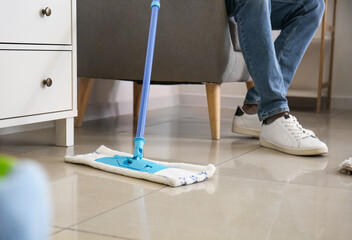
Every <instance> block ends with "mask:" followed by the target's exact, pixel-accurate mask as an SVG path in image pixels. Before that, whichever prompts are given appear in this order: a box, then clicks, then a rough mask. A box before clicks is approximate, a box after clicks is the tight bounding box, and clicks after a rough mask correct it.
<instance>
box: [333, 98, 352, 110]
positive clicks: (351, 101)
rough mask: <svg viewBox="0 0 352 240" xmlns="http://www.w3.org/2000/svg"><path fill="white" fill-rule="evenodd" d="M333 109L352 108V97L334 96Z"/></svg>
mask: <svg viewBox="0 0 352 240" xmlns="http://www.w3.org/2000/svg"><path fill="white" fill-rule="evenodd" d="M331 108H332V109H343V110H351V109H352V97H349V96H345V97H333V98H332V100H331Z"/></svg>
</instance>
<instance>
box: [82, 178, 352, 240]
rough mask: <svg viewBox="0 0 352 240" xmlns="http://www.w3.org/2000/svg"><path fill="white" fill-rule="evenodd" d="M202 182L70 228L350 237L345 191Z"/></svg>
mask: <svg viewBox="0 0 352 240" xmlns="http://www.w3.org/2000/svg"><path fill="white" fill-rule="evenodd" d="M202 184H204V185H207V184H208V185H209V184H211V185H213V187H208V188H205V189H203V190H202V189H200V190H199V189H197V190H191V191H188V192H186V193H182V194H177V193H175V192H174V191H175V190H174V189H172V188H166V189H162V190H161V191H158V192H154V193H153V194H151V195H148V196H147V197H145V198H141V199H138V200H136V201H133V202H131V203H129V204H126V205H124V206H122V207H120V208H117V209H115V210H113V211H110V212H107V213H106V214H103V215H101V216H98V217H96V218H93V219H91V220H89V221H86V222H84V223H81V224H79V225H78V226H77V227H76V228H77V229H79V230H83V231H84V230H88V229H89V230H90V231H94V232H98V233H104V234H108V235H117V236H121V237H125V238H132V239H212V240H214V239H256V240H261V239H292V240H294V239H297V240H301V239H326V240H328V239H329V240H330V239H347V238H348V237H349V236H350V234H352V229H351V228H350V223H351V221H352V216H351V214H350V213H351V212H352V206H351V204H350V202H351V200H352V195H351V192H350V191H345V190H338V189H329V188H321V187H311V186H304V185H295V184H287V183H279V182H270V181H258V180H250V179H241V178H235V177H223V176H216V177H215V178H213V179H210V181H208V182H205V183H201V184H198V186H200V185H202ZM176 191H177V190H176ZM341 206H343V207H341ZM336 217H339V221H338V222H337V221H336Z"/></svg>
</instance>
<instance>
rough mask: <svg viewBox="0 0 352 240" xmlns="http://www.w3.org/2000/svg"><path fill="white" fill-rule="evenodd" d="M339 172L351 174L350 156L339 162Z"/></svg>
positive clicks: (351, 160) (351, 158) (351, 161)
mask: <svg viewBox="0 0 352 240" xmlns="http://www.w3.org/2000/svg"><path fill="white" fill-rule="evenodd" d="M339 167H340V172H342V173H345V174H349V175H352V157H350V158H349V159H346V160H344V161H343V162H342V163H340V164H339Z"/></svg>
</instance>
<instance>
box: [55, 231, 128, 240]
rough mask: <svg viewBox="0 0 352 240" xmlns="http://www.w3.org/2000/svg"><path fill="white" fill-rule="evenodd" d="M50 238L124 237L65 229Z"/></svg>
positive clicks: (105, 239) (102, 239) (95, 239)
mask: <svg viewBox="0 0 352 240" xmlns="http://www.w3.org/2000/svg"><path fill="white" fill-rule="evenodd" d="M50 240H122V238H117V237H109V236H104V235H99V234H94V233H86V232H77V231H73V230H64V231H62V232H59V233H57V234H54V235H52V236H51V237H50Z"/></svg>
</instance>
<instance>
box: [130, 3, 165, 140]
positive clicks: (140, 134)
mask: <svg viewBox="0 0 352 240" xmlns="http://www.w3.org/2000/svg"><path fill="white" fill-rule="evenodd" d="M151 9H152V16H151V20H150V27H149V37H148V48H147V56H146V60H145V67H144V77H143V86H142V96H141V104H140V108H139V117H138V126H137V135H136V137H137V138H144V132H145V123H146V119H147V108H148V98H149V88H150V79H151V75H152V65H153V57H154V46H155V35H156V26H157V22H158V13H159V9H160V0H153V2H152V4H151Z"/></svg>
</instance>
